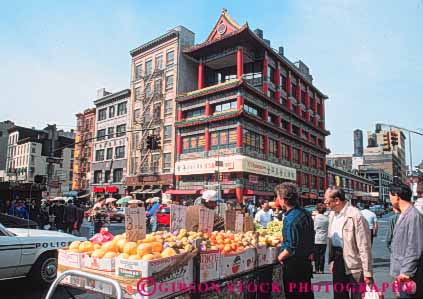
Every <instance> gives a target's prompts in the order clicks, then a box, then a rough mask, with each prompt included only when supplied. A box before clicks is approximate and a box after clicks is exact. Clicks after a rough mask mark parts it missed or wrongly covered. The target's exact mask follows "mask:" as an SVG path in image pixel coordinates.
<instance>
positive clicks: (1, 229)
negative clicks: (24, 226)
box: [0, 222, 15, 237]
mask: <svg viewBox="0 0 423 299" xmlns="http://www.w3.org/2000/svg"><path fill="white" fill-rule="evenodd" d="M0 236H10V237H12V236H15V234H14V233H12V232H10V231H8V230H7V228H6V227H4V225H3V224H2V223H1V222H0Z"/></svg>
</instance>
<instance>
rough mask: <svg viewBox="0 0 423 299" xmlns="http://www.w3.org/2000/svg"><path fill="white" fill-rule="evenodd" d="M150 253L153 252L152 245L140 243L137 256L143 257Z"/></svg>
mask: <svg viewBox="0 0 423 299" xmlns="http://www.w3.org/2000/svg"><path fill="white" fill-rule="evenodd" d="M152 252H153V245H152V243H141V244H140V245H138V247H137V254H138V255H139V256H144V255H146V254H149V253H152Z"/></svg>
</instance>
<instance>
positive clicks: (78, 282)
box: [61, 275, 87, 288]
mask: <svg viewBox="0 0 423 299" xmlns="http://www.w3.org/2000/svg"><path fill="white" fill-rule="evenodd" d="M61 283H63V284H67V285H70V286H72V287H75V288H85V285H86V284H87V280H86V279H85V278H83V277H79V276H73V275H68V276H66V277H65V278H63V280H62V282H61Z"/></svg>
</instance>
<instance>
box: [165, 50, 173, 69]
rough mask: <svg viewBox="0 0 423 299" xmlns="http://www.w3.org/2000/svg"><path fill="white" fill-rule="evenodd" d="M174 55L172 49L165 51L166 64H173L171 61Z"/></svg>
mask: <svg viewBox="0 0 423 299" xmlns="http://www.w3.org/2000/svg"><path fill="white" fill-rule="evenodd" d="M174 56H175V53H174V51H173V50H172V51H168V52H167V53H166V65H167V66H169V65H172V64H173V62H174Z"/></svg>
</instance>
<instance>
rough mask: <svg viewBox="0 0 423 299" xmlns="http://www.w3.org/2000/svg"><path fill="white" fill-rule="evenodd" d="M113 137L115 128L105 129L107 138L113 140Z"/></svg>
mask: <svg viewBox="0 0 423 299" xmlns="http://www.w3.org/2000/svg"><path fill="white" fill-rule="evenodd" d="M114 135H115V128H114V127H110V128H107V138H109V139H111V138H114Z"/></svg>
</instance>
